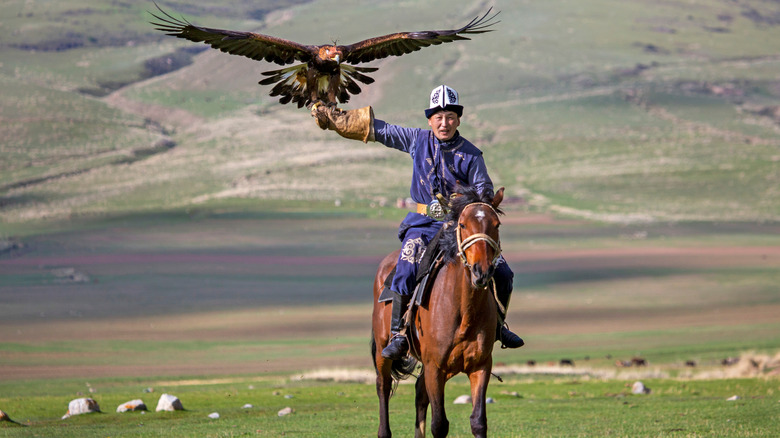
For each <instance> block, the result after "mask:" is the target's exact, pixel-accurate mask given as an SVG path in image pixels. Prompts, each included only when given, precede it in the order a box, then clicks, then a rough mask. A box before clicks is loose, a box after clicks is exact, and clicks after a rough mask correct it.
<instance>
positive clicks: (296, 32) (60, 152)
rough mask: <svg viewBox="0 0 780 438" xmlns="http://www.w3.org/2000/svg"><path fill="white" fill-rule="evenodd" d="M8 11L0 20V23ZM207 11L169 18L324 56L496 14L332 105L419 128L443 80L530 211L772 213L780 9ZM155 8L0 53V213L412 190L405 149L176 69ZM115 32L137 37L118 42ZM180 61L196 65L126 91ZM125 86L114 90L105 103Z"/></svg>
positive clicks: (249, 75) (225, 64)
mask: <svg viewBox="0 0 780 438" xmlns="http://www.w3.org/2000/svg"><path fill="white" fill-rule="evenodd" d="M60 3H61V4H65V5H66V6H62V8H61V9H58V10H57V11H50V13H49V15H41V16H42V17H47V19H48V20H51V19H52V18H51V17H52V16H57V17H59V18H61V20H62V21H64V22H67V23H70V24H71V25H72V23H73V22H74V21H77V20H75V19H74V18H73V16H74V15H73V14H74V13H73V11H78V10H81V11H82V12H83V9H79V2H78V1H76V0H72V1H65V2H60ZM97 3H99V4H101V5H104V6H105V5H107V4H108V2H97ZM20 5H21V2H17V3H13V2H12V3H11V4H10V5H4V6H2V7H0V16H2V17H3V18H4V23H9V21H8V19H9V17H11V18H13V17H12V16H13V10H14V8H16V9H19V8H21V7H22V6H20ZM205 5H206V2H195V5H194V6H192V7H185V6H184V5H183V4H179V3H174V2H171V3H166V4H163V7H164V8H165V9H166V10H169V11H173V12H175V13H176V14H183V15H185V17H186V18H188V19H190V20H191V21H192V22H194V23H196V24H201V25H206V26H213V27H226V28H234V29H245V30H256V31H259V32H263V33H269V34H272V35H276V36H280V37H285V38H291V39H295V40H297V41H300V42H303V43H318V44H319V43H323V42H327V41H331V40H338V41H339V42H340V43H351V42H355V41H359V40H361V39H364V38H367V37H370V36H374V35H378V34H384V33H390V32H395V31H400V30H420V29H429V28H435V29H442V28H448V27H451V26H455V25H459V24H463V23H465V22H467V21H468V20H469V19H471V18H472V17H474V16H475V15H477V14H479V13H480V12H482V11H485V10H486V9H487V8H488V7H489V6H490V5H493V6H494V7H495V8H497V9H500V10H501V11H502V12H501V15H500V18H501V20H502V22H501V23H500V24H499V25H498V31H497V32H493V33H489V34H484V35H478V36H476V37H474V38H473V40H472V41H463V42H456V43H453V44H447V45H442V46H438V47H433V48H427V49H423V50H422V51H420V52H415V53H412V54H409V55H406V56H403V57H400V58H393V59H386V60H382V61H377V62H374V63H372V64H370V65H372V66H378V67H380V70H379V71H378V72H376V73H375V74H374V75H373V76H374V77H375V78H376V79H377V82H376V83H375V84H372V85H369V86H365V87H364V93H363V94H361V95H359V96H358V97H357V98H355V99H354V100H353V101H352V102H350V104H349V105H347V107H348V108H355V107H359V106H363V105H368V104H370V105H372V106H373V107H374V110H375V113H376V114H377V117H380V118H383V119H385V120H388V121H390V122H392V123H399V124H405V125H409V126H420V127H424V126H425V120H424V118H423V116H422V109H423V108H424V107H425V106H426V104H427V98H428V96H427V95H428V92H429V91H430V89H431V88H433V87H434V86H436V85H438V84H439V83H448V84H449V85H451V86H453V87H455V88H456V89H457V90H458V91H459V92H460V93H461V99H462V101H463V103H464V105H465V106H466V112H465V114H464V119H463V124H462V128H461V131H462V133H463V134H464V135H466V136H467V137H468V138H470V139H472V140H473V141H474V142H475V143H477V144H478V146H480V147H481V148H482V149H483V151H484V152H485V155H486V160H487V162H488V166H489V168H490V170H491V173H492V175H493V177H494V179H495V180H496V183H497V184H501V185H505V186H507V188H508V193H510V194H511V195H512V196H522V197H523V198H524V199H526V200H527V201H528V202H529V203H530V205H531V206H533V207H535V208H543V209H550V210H553V211H557V212H560V213H563V214H570V215H577V216H582V217H587V218H592V219H595V220H606V221H656V220H662V221H685V220H711V221H723V220H736V221H776V220H778V219H780V193H779V189H778V187H780V184H779V183H780V140H778V136H777V134H778V131H779V130H780V110H779V109H778V108H780V26H778V24H779V23H780V4H778V3H777V2H764V1H747V0H740V1H720V0H706V1H698V2H684V1H674V2H666V1H664V2H661V1H650V0H633V1H618V0H594V1H588V2H576V1H566V0H553V1H547V2H529V1H517V2H495V3H485V2H472V3H468V4H467V5H466V6H465V7H463V8H461V9H453V8H452V7H447V6H448V5H451V3H449V2H447V3H445V2H443V1H435V2H421V1H420V2H417V1H414V2H405V3H403V4H401V5H398V4H389V3H387V2H343V1H342V2H336V1H331V0H321V1H314V2H310V3H304V4H297V5H290V7H288V8H281V9H276V10H274V11H273V12H270V13H267V11H265V12H263V13H262V14H257V13H255V14H254V15H253V12H252V11H254V10H255V9H251V8H252V6H251V4H250V3H248V2H242V3H239V5H238V6H236V7H235V9H231V10H227V9H218V10H217V9H214V8H207V7H206V6H205ZM147 6H149V7H147ZM276 6H277V5H273V7H276ZM150 7H152V5H151V4H150V5H145V4H143V3H142V4H137V5H135V4H134V5H133V6H132V7H131V8H130V9H129V10H122V11H117V10H116V9H111V8H110V7H106V8H104V9H105V10H104V13H103V15H99V16H98V15H96V14H94V13H93V14H85V15H82V16H81V17H82V19H83V20H84V24H86V25H89V24H90V23H95V22H96V21H95V20H98V18H96V17H112V18H100V19H99V20H98V21H101V20H120V21H121V22H122V23H124V24H123V26H115V27H114V28H112V27H111V26H105V27H101V26H88V27H87V28H88V29H91V31H94V32H98V35H97V36H94V35H92V36H90V35H87V37H85V40H86V41H88V42H89V41H93V40H94V41H96V42H95V43H94V44H92V45H90V44H85V45H81V46H79V45H78V44H76V45H75V48H70V49H67V50H64V49H63V50H60V51H42V50H41V48H42V47H45V45H43V43H47V44H48V42H50V41H52V40H53V39H52V38H51V37H49V36H46V35H43V36H41V41H40V42H41V44H42V45H41V46H35V47H36V50H35V51H33V50H32V49H31V48H30V45H29V44H28V45H27V46H22V45H20V43H19V42H18V39H17V40H14V41H11V42H8V43H6V42H4V43H3V46H2V47H1V48H0V50H2V55H3V61H2V65H0V88H1V90H0V91H2V92H3V95H4V99H3V103H2V106H0V118H2V121H3V123H2V128H0V135H1V136H2V138H3V139H4V140H3V143H2V145H0V154H2V156H3V163H2V170H3V171H2V176H0V218H2V220H3V221H9V222H17V221H26V220H31V219H40V218H61V217H69V216H73V215H83V214H87V215H89V214H104V213H118V212H128V211H138V210H140V211H151V210H161V209H162V210H165V209H171V208H181V207H187V206H192V205H200V206H204V205H215V206H217V205H220V204H221V203H224V202H226V201H229V200H230V199H232V198H235V197H249V198H256V199H259V200H263V202H265V203H266V205H269V206H270V205H273V202H272V201H289V200H293V201H301V202H309V201H312V200H315V201H329V202H332V201H334V200H336V199H340V200H349V201H351V202H352V203H353V204H354V205H357V206H361V205H368V204H369V203H371V202H376V201H383V200H388V199H395V198H397V197H404V196H406V194H407V190H408V184H409V182H408V178H409V173H410V171H409V169H408V157H406V156H404V155H403V154H400V153H398V152H396V151H392V150H388V149H386V148H384V147H383V146H381V145H378V144H369V145H364V144H362V143H359V142H350V141H347V140H343V139H341V138H340V137H338V136H337V135H336V134H334V133H331V132H322V131H320V130H319V129H318V128H317V127H316V126H315V125H314V123H313V121H312V120H311V118H310V117H309V115H308V113H307V112H306V111H305V110H299V109H296V108H290V107H288V106H281V105H279V104H278V103H276V101H275V99H274V98H271V97H269V96H268V95H267V93H268V91H270V90H269V89H268V88H267V87H261V86H259V85H257V81H258V80H260V78H261V75H260V72H262V71H264V70H268V69H271V68H274V66H272V65H268V64H263V63H257V62H254V61H251V60H248V59H244V58H241V57H236V56H229V55H226V54H224V53H221V52H218V51H215V50H206V51H203V52H200V53H198V54H194V55H193V54H192V53H191V52H190V53H185V54H184V55H182V52H181V51H178V52H177V50H180V49H181V48H191V47H195V46H197V45H195V44H193V43H188V42H186V41H179V40H177V39H174V38H170V37H165V36H164V35H157V33H156V32H155V31H154V30H153V29H151V26H150V25H147V24H146V23H145V21H147V20H148V19H149V16H148V15H146V14H145V13H144V12H143V10H144V9H150ZM269 7H270V6H269ZM101 10H103V9H101ZM9 11H11V12H9ZM442 11H444V12H442ZM22 14H23V16H24V17H25V19H26V20H27V17H26V15H24V13H22ZM36 15H37V12H36V13H35V14H34V15H33V17H29V20H27V21H25V23H22V24H14V25H15V26H19V28H18V29H17V31H19V32H21V34H24V35H27V36H28V37H29V36H30V34H29V32H26V33H25V31H24V30H25V29H29V28H31V27H32V26H33V24H34V23H35V21H34V20H35V16H36ZM257 18H260V19H257ZM42 22H43V21H39V22H38V23H39V24H40V23H42ZM44 24H45V23H44ZM8 26H9V24H4V25H3V27H8ZM96 28H97V29H98V30H97V31H95V30H94V29H96ZM117 29H118V30H117ZM127 29H132V32H135V33H133V35H135V38H134V39H133V43H132V44H130V43H127V44H125V45H124V46H121V45H117V44H116V41H118V40H120V41H121V38H125V39H126V38H127V35H128V32H129V31H127ZM114 31H115V32H114ZM101 35H113V36H112V37H111V38H108V37H106V38H105V39H104V38H101ZM117 35H118V36H117ZM76 39H78V38H76ZM103 40H105V41H106V45H101V44H100V41H103ZM109 42H110V44H109ZM173 53H178V54H179V55H177V56H179V57H182V56H184V57H185V58H186V57H189V56H192V59H191V62H192V64H190V65H188V66H185V67H183V68H181V69H179V70H176V71H174V72H172V73H168V74H166V75H164V76H158V77H153V78H149V79H145V80H141V79H143V78H144V77H145V76H146V75H148V74H149V73H148V72H149V68H150V66H156V65H159V64H160V62H161V61H160V60H162V62H163V63H164V62H165V60H166V59H168V58H167V57H166V56H164V55H165V54H173ZM185 55H186V56H185ZM160 56H163V57H162V58H159V57H160ZM171 59H175V60H176V61H175V62H176V63H177V64H178V63H181V64H186V62H188V60H187V59H183V60H182V59H180V58H176V57H174V58H171ZM112 80H113V82H112ZM122 83H128V84H129V85H127V86H121V87H120V88H118V89H116V90H115V91H113V92H110V93H109V94H107V95H105V96H101V94H105V93H106V92H109V91H111V89H112V87H117V86H119V85H121V84H122ZM107 84H108V85H107ZM111 84H113V85H111ZM107 87H108V88H107ZM85 90H92V91H90V92H88V93H86V94H85ZM95 90H103V91H102V92H101V91H98V92H95ZM5 96H7V97H5Z"/></svg>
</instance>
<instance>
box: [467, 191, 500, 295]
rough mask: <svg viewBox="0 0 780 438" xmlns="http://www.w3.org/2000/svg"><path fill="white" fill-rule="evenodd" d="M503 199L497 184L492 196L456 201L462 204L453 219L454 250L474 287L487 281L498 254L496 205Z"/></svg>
mask: <svg viewBox="0 0 780 438" xmlns="http://www.w3.org/2000/svg"><path fill="white" fill-rule="evenodd" d="M503 199H504V188H503V187H501V188H500V189H498V191H497V192H496V194H495V195H494V196H493V198H492V199H484V197H480V198H477V199H469V198H467V199H464V200H459V202H460V203H461V204H462V205H463V206H462V208H460V209H459V214H458V216H457V219H456V221H455V227H456V229H455V234H456V236H457V245H458V248H457V250H458V255H459V256H460V258H461V261H462V262H463V265H464V266H465V267H466V268H467V269H468V270H469V273H470V277H471V284H472V286H474V287H476V288H484V287H486V286H487V285H488V284H489V282H490V280H491V279H492V278H493V273H494V272H495V269H496V262H497V261H498V259H499V257H500V256H501V243H500V242H501V241H500V239H499V236H498V227H499V225H501V221H500V220H499V218H498V215H499V213H500V210H499V209H498V205H499V204H500V203H501V201H502V200H503ZM456 202H457V201H456Z"/></svg>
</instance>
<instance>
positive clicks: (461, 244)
mask: <svg viewBox="0 0 780 438" xmlns="http://www.w3.org/2000/svg"><path fill="white" fill-rule="evenodd" d="M478 205H486V206H488V207H489V208H490V210H491V211H492V212H493V213H494V214H496V216H498V213H496V209H495V208H493V206H492V205H490V204H488V203H486V202H474V203H471V204H469V205H467V206H465V207H463V210H462V211H461V212H460V215H461V216H463V213H465V212H466V209H467V208H469V207H473V206H478ZM460 225H461V224H460V223H458V224H457V226H456V227H455V237H456V238H457V240H458V255H459V256H460V259H461V260H462V261H463V265H464V266H466V267H467V268H469V269H471V265H470V264H469V262H468V261H467V260H466V250H467V249H469V247H471V246H472V245H474V244H475V243H477V242H481V241H484V242H487V244H488V245H490V246H491V247H492V248H493V251H494V252H493V260H491V261H490V264H491V265H492V264H495V263H496V262H497V261H498V258H499V257H501V242H500V241H498V242H497V241H496V240H494V239H493V238H492V237H490V236H488V235H487V234H484V233H475V234H472V235H470V236H469V237H467V238H466V239H465V240H464V239H461V237H460V228H461V227H460Z"/></svg>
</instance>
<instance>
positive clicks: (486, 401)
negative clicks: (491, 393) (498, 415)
mask: <svg viewBox="0 0 780 438" xmlns="http://www.w3.org/2000/svg"><path fill="white" fill-rule="evenodd" d="M495 402H496V401H495V400H493V397H488V398H486V399H485V403H487V404H490V403H495Z"/></svg>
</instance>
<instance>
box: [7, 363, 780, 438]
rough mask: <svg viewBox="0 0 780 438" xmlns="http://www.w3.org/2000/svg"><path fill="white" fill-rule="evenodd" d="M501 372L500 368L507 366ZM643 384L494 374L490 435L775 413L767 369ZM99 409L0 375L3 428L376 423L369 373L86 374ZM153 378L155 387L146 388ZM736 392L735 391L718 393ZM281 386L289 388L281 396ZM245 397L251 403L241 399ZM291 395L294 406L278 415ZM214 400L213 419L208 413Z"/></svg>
mask: <svg viewBox="0 0 780 438" xmlns="http://www.w3.org/2000/svg"><path fill="white" fill-rule="evenodd" d="M505 377H507V376H505ZM643 382H644V383H645V385H646V386H647V387H649V388H651V389H652V392H651V393H650V394H646V395H634V394H631V391H630V386H631V384H632V383H633V381H632V380H626V381H623V380H610V381H604V380H599V379H592V378H588V377H577V376H569V377H566V376H562V377H550V378H534V379H530V380H529V379H526V378H524V377H510V378H507V379H506V380H505V382H504V383H497V382H493V384H492V385H491V390H490V391H489V393H488V396H490V397H492V398H493V399H494V400H495V403H494V404H489V405H488V421H489V431H490V433H491V435H492V436H498V437H523V436H578V437H579V436H581V437H587V436H669V437H698V436H701V437H704V436H707V437H769V436H772V435H773V434H774V431H775V430H776V429H777V427H778V426H780V424H779V423H778V418H777V415H775V413H776V412H777V399H778V396H777V394H778V389H779V388H778V385H777V381H776V380H775V381H771V380H770V381H767V380H757V379H750V380H719V381H706V380H705V381H676V380H664V379H649V380H643ZM90 387H91V388H93V390H94V391H95V392H94V393H93V394H90V396H91V397H93V398H94V399H96V400H98V402H99V403H100V406H101V409H102V410H103V413H99V414H98V413H96V414H88V415H81V416H76V417H71V418H69V419H67V420H65V421H63V420H59V419H57V418H59V417H60V416H62V415H63V414H64V409H63V408H62V407H63V406H65V407H67V402H68V401H69V400H70V397H71V395H70V393H71V392H73V391H85V390H86V388H87V387H86V386H85V385H84V384H83V382H74V381H57V382H56V384H53V385H51V386H50V387H48V388H46V390H45V392H46V395H35V396H30V395H27V394H29V391H30V389H29V386H25V387H24V388H18V386H11V387H10V388H9V385H2V386H0V388H2V389H3V393H4V394H10V397H6V396H4V397H3V398H0V401H2V402H3V403H4V404H5V405H11V407H13V408H14V409H15V411H16V412H18V413H17V414H16V416H15V417H14V418H15V420H17V421H19V422H20V423H22V424H27V426H21V425H14V424H2V423H0V435H1V436H62V437H69V436H74V437H75V436H79V437H82V436H148V437H154V436H162V435H169V434H171V433H174V434H176V435H177V436H192V437H195V436H203V437H205V436H207V437H223V436H267V437H276V436H306V437H334V436H371V435H373V434H375V433H376V428H377V424H378V422H377V412H376V406H377V404H376V400H375V398H376V394H375V390H374V386H373V384H365V383H333V382H330V383H322V382H313V381H295V380H290V379H288V378H285V377H278V376H276V377H274V376H269V377H267V378H263V379H252V378H241V377H235V378H231V379H223V381H221V382H220V381H217V382H212V383H208V382H206V383H204V382H189V383H188V382H183V383H182V384H179V383H177V382H171V381H167V382H163V381H157V380H154V379H139V380H135V381H131V382H128V381H114V380H105V381H104V380H92V381H90ZM146 388H152V389H153V390H154V392H153V393H145V392H144V389H146ZM163 392H166V393H169V394H173V395H176V396H177V397H179V398H180V399H181V401H182V404H183V406H184V409H185V410H184V411H179V412H155V411H154V410H155V406H156V403H157V399H158V398H159V395H160V394H162V393H163ZM413 392H414V388H413V386H412V385H401V386H400V387H399V389H398V391H397V393H396V395H395V396H394V397H393V399H391V419H390V421H391V425H392V427H393V431H394V432H395V436H411V435H412V430H413V422H414V421H413V419H414V408H413V406H414V400H413V397H414V395H413ZM465 393H468V385H467V384H466V383H465V381H464V380H461V379H456V380H455V381H453V382H452V383H451V384H450V385H449V386H448V391H447V397H448V399H449V400H451V399H454V398H455V397H456V396H458V395H461V394H465ZM734 395H739V396H740V399H739V400H735V401H728V400H727V399H728V398H731V397H732V396H734ZM288 397H289V398H288ZM136 398H141V399H142V400H143V401H144V402H145V403H146V404H147V406H148V408H149V412H145V413H141V412H130V413H124V414H118V413H115V412H114V410H115V407H116V406H118V405H120V404H122V403H125V402H126V401H128V400H132V399H136ZM246 404H251V405H252V407H251V408H243V406H245V405H246ZM286 407H290V408H292V409H293V413H292V414H290V415H287V416H282V417H280V416H278V415H277V412H278V411H280V410H282V409H284V408H286ZM446 408H447V412H448V417H449V419H450V436H452V437H467V436H471V433H470V431H469V424H468V416H469V414H470V410H471V409H470V406H468V405H452V404H448V405H447V407H446ZM213 412H216V413H218V414H219V415H220V417H219V418H218V419H211V418H208V415H209V414H211V413H213Z"/></svg>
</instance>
